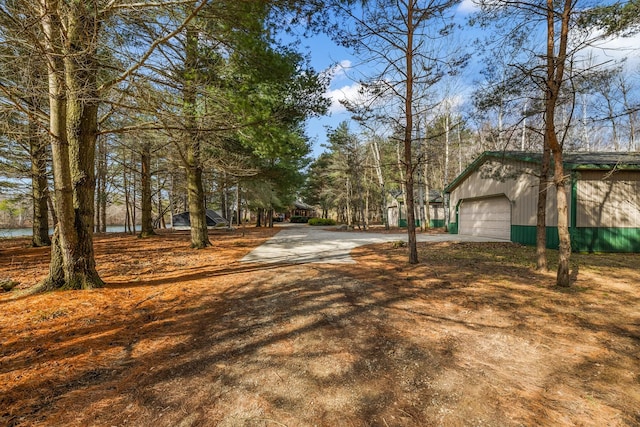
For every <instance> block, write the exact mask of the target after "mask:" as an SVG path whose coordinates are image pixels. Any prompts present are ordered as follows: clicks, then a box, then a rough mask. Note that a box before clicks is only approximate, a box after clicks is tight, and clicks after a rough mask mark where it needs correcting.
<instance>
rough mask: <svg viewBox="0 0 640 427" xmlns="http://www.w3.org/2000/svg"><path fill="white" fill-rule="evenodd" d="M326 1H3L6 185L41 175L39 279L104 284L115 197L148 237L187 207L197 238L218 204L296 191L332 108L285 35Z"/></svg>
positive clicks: (201, 242)
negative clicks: (309, 130) (317, 125)
mask: <svg viewBox="0 0 640 427" xmlns="http://www.w3.org/2000/svg"><path fill="white" fill-rule="evenodd" d="M319 7H320V5H318V4H314V3H313V2H308V3H304V2H297V1H287V0H282V1H253V0H252V1H216V2H210V1H206V0H201V1H187V0H178V1H159V2H132V1H127V0H109V1H107V0H88V1H79V0H38V1H27V0H7V1H2V2H0V34H1V40H0V49H1V51H2V55H1V56H0V67H2V73H1V75H2V77H1V81H0V95H1V99H2V104H1V107H2V108H1V110H0V114H1V115H2V119H3V120H2V129H1V131H2V144H1V146H2V150H3V167H2V171H3V174H2V175H3V176H5V177H6V178H7V179H6V180H5V181H3V182H2V183H0V184H1V185H2V186H3V190H6V189H9V187H12V186H13V187H15V186H18V185H19V181H18V179H30V180H31V183H32V184H31V187H32V200H33V203H32V205H33V212H32V217H33V236H34V237H33V244H34V245H37V246H40V245H48V244H50V243H51V244H52V245H53V249H52V260H51V267H50V274H49V277H48V278H47V279H46V281H45V283H43V285H42V287H41V288H42V289H53V288H72V289H82V288H91V287H95V286H100V285H101V284H102V281H101V279H100V278H99V276H98V274H97V272H96V269H95V261H94V256H93V243H92V236H93V233H94V230H97V231H101V230H104V228H105V226H106V222H107V221H106V211H107V209H106V208H107V206H109V205H110V204H113V203H122V204H123V205H124V206H125V211H126V224H127V227H128V228H130V229H131V228H132V227H133V226H134V224H136V223H141V227H142V230H141V232H140V235H141V236H146V235H149V234H153V233H154V222H155V226H157V225H159V224H160V223H161V222H162V221H165V220H166V219H165V216H164V215H163V214H165V213H168V212H172V211H174V210H176V209H185V210H189V211H190V220H191V225H192V226H191V245H192V246H193V247H195V248H201V247H205V246H208V245H210V242H209V238H208V233H207V227H206V220H205V211H206V208H207V207H209V206H211V202H212V201H213V200H214V199H215V200H216V205H217V206H218V207H219V208H220V209H221V210H222V211H223V212H225V213H227V214H231V213H233V212H237V213H238V214H239V212H240V211H242V209H245V208H252V209H257V210H265V209H268V208H273V207H277V206H279V205H286V204H287V203H288V202H290V201H291V199H292V198H293V197H295V191H294V189H295V188H296V187H297V186H299V185H300V183H301V182H302V179H303V177H302V174H301V170H302V169H303V167H304V166H305V165H306V164H307V163H308V154H309V150H310V146H309V143H308V141H307V138H306V136H305V135H304V133H303V124H304V121H305V119H306V118H307V117H309V116H312V115H316V114H322V113H323V112H324V111H325V109H326V106H327V100H326V99H324V97H323V96H322V95H323V93H324V91H325V86H326V82H325V81H324V80H323V78H322V77H321V76H320V75H319V74H318V73H316V72H315V71H314V70H312V69H311V68H310V67H309V65H308V61H307V60H306V58H305V57H304V56H303V55H302V54H301V53H300V52H298V51H297V50H296V49H295V47H294V46H293V43H292V44H289V45H287V44H284V43H282V42H280V41H279V40H278V39H277V38H276V35H277V34H279V33H281V31H282V27H283V26H284V25H295V23H296V21H297V20H301V21H303V22H311V21H310V20H309V19H307V18H312V17H315V16H317V14H319V13H321V11H319V9H318V8H319ZM314 19H315V18H314ZM51 183H52V184H53V185H51ZM51 190H53V191H51ZM3 192H4V191H3ZM241 204H243V206H241ZM50 215H51V216H52V217H53V219H54V224H55V232H54V235H53V241H52V242H50V241H49V234H48V229H49V223H48V218H49V216H50ZM138 219H139V220H138Z"/></svg>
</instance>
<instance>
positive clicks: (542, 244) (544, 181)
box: [536, 141, 551, 271]
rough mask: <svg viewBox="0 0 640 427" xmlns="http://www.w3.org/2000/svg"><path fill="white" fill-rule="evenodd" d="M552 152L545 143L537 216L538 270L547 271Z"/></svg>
mask: <svg viewBox="0 0 640 427" xmlns="http://www.w3.org/2000/svg"><path fill="white" fill-rule="evenodd" d="M550 161H551V150H550V149H549V145H548V143H547V142H546V141H545V143H544V150H543V154H542V162H541V164H540V180H539V184H538V207H537V208H538V210H537V215H536V221H537V222H536V269H537V270H538V271H546V270H547V194H548V189H549V188H548V187H549V167H550Z"/></svg>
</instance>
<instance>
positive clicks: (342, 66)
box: [324, 59, 352, 81]
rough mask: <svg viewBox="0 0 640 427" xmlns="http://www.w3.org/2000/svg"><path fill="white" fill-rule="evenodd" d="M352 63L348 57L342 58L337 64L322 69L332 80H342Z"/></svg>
mask: <svg viewBox="0 0 640 427" xmlns="http://www.w3.org/2000/svg"><path fill="white" fill-rule="evenodd" d="M351 67H352V64H351V61H350V60H348V59H343V60H342V61H340V62H338V63H337V64H334V65H332V66H331V67H329V68H327V69H326V70H325V71H324V74H325V75H327V76H329V78H330V79H331V80H332V81H336V80H343V79H345V78H346V77H347V72H348V71H349V70H350V69H351Z"/></svg>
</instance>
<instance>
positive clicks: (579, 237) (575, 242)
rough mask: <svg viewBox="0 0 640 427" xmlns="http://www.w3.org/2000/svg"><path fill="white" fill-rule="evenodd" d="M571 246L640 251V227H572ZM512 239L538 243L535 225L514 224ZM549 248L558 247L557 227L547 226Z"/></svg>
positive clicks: (579, 249) (592, 250)
mask: <svg viewBox="0 0 640 427" xmlns="http://www.w3.org/2000/svg"><path fill="white" fill-rule="evenodd" d="M570 232H571V248H572V249H573V251H574V252H631V253H638V252H640V228H615V227H575V228H574V227H572V228H571V229H570ZM511 241H512V242H515V243H520V244H523V245H527V246H535V245H536V226H535V225H512V226H511ZM547 248H549V249H558V229H557V227H547Z"/></svg>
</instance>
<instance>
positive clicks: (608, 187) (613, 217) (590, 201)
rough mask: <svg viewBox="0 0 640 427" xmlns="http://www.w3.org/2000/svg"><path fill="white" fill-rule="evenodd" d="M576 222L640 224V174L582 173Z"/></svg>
mask: <svg viewBox="0 0 640 427" xmlns="http://www.w3.org/2000/svg"><path fill="white" fill-rule="evenodd" d="M579 176H580V180H579V181H578V188H577V209H576V226H578V227H634V228H635V227H640V196H639V195H640V174H639V173H637V172H625V171H623V172H615V173H613V174H610V173H606V172H600V171H587V172H582V173H580V175H579Z"/></svg>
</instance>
